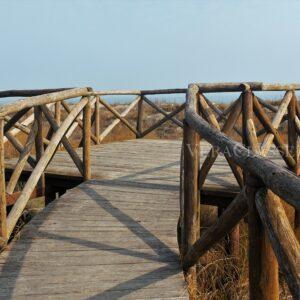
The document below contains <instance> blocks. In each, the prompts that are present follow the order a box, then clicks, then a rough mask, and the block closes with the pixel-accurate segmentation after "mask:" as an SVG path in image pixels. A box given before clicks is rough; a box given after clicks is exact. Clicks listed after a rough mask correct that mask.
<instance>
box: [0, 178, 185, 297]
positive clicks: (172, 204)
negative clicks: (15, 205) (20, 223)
mask: <svg viewBox="0 0 300 300" xmlns="http://www.w3.org/2000/svg"><path fill="white" fill-rule="evenodd" d="M178 213H179V203H178V189H171V190H170V189H168V186H163V185H161V188H159V187H158V186H153V185H150V186H149V185H147V184H146V185H145V186H143V185H141V184H135V183H134V182H133V183H132V184H131V185H129V184H127V183H126V182H122V181H119V180H117V179H111V180H103V181H101V180H93V181H89V182H86V183H83V184H81V185H79V186H78V187H76V188H74V189H72V190H69V191H68V192H67V193H66V194H64V195H63V196H62V197H61V198H59V199H57V200H55V201H53V202H52V203H51V204H49V205H48V206H47V207H46V208H45V209H44V210H43V211H42V212H41V213H40V214H38V215H37V216H36V217H35V218H34V219H33V220H32V221H31V222H30V223H29V224H28V225H26V226H25V228H24V229H23V230H22V232H21V237H20V239H19V240H17V241H15V242H13V243H12V245H11V247H10V249H9V250H8V251H5V252H4V253H3V254H2V255H1V256H0V297H1V298H2V297H3V298H18V297H19V298H22V299H24V298H25V299H26V298H28V299H45V298H46V299H187V291H186V288H185V283H184V279H183V274H182V272H181V269H180V265H179V257H178V247H177V239H176V225H177V220H178Z"/></svg>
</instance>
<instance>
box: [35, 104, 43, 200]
mask: <svg viewBox="0 0 300 300" xmlns="http://www.w3.org/2000/svg"><path fill="white" fill-rule="evenodd" d="M34 118H35V120H36V122H37V134H36V136H35V153H36V162H37V163H38V161H39V160H40V159H41V157H42V155H43V153H44V144H43V115H42V110H41V108H40V107H39V106H36V107H34ZM44 191H45V174H44V173H43V174H42V175H41V177H40V179H39V181H38V184H37V197H41V196H43V195H44Z"/></svg>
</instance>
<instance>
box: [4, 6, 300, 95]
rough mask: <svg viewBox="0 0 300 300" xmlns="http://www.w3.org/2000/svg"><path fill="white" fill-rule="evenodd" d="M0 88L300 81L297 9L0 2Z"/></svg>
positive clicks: (167, 86)
mask: <svg viewBox="0 0 300 300" xmlns="http://www.w3.org/2000/svg"><path fill="white" fill-rule="evenodd" d="M0 32H1V44H0V53H1V56H0V68H1V69H0V70H1V71H0V89H1V90H3V89H11V88H44V87H65V86H92V87H94V88H97V89H112V88H117V89H135V88H172V87H186V86H187V84H188V83H189V82H197V81H202V82H214V81H246V80H247V81H266V82H278V81H283V82H297V81H298V82H299V81H300V75H299V74H300V57H299V56H300V1H297V0H286V1H283V0H272V1H271V0H269V1H263V0H248V1H245V0H244V1H243V0H226V1H224V0H219V1H218V0H215V1H214V0H203V1H200V0H199V1H196V0H194V1H192V0H190V1H179V0H160V1H158V0H156V1H155V0H118V1H117V0H115V1H114V0H110V1H101V0H18V1H17V0H0Z"/></svg>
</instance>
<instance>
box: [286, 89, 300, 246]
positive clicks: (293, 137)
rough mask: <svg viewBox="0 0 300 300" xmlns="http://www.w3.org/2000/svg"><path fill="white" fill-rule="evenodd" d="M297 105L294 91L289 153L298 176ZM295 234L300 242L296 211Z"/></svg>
mask: <svg viewBox="0 0 300 300" xmlns="http://www.w3.org/2000/svg"><path fill="white" fill-rule="evenodd" d="M296 105H297V98H296V94H295V91H293V96H292V99H291V101H290V104H289V106H288V146H289V152H290V154H291V155H292V156H293V158H294V160H295V161H296V167H295V169H294V170H291V171H293V172H295V173H296V174H298V167H299V166H298V155H299V148H298V143H297V140H298V134H297V129H296V123H295V119H296ZM294 227H295V234H296V237H297V239H298V241H300V211H299V210H295V226H294Z"/></svg>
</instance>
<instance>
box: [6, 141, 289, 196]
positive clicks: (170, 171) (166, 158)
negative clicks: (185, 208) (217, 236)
mask: <svg viewBox="0 0 300 300" xmlns="http://www.w3.org/2000/svg"><path fill="white" fill-rule="evenodd" d="M180 149H181V141H179V140H150V139H134V140H128V141H123V142H114V143H110V144H101V145H94V146H92V148H91V165H92V178H94V179H118V180H122V181H129V182H132V181H134V182H141V183H142V184H145V183H146V182H147V183H148V184H149V185H151V184H152V185H154V186H155V185H156V184H161V183H163V184H164V185H167V186H169V187H170V188H172V187H175V188H177V187H178V185H179V161H180ZM210 149H211V146H210V145H209V144H208V143H207V142H205V141H201V143H200V151H201V155H200V160H201V163H202V162H203V160H204V158H205V156H206V154H207V153H208V152H209V150H210ZM77 152H78V153H79V154H80V155H82V152H81V149H77ZM272 160H273V161H274V162H276V163H279V164H281V165H282V162H283V161H282V159H281V158H280V155H279V154H278V153H277V152H274V151H272ZM14 164H15V160H13V159H10V160H7V161H6V168H7V169H13V168H14ZM27 170H30V167H29V166H27ZM47 173H48V174H60V175H63V176H66V177H68V176H71V177H74V176H75V177H80V174H79V171H78V170H77V168H76V166H75V165H74V163H73V161H72V160H71V158H70V157H69V155H68V153H66V152H64V151H61V152H57V153H56V155H55V156H54V158H53V161H52V162H51V164H50V165H49V166H48V168H47ZM204 190H207V191H212V192H214V193H215V194H220V195H223V194H224V192H232V191H236V192H237V191H239V188H238V185H237V183H236V180H235V178H234V176H233V174H232V172H231V169H230V168H229V166H228V164H227V162H226V160H225V159H224V157H223V156H222V155H220V156H218V158H217V160H216V162H215V164H214V165H213V166H212V169H211V170H210V172H209V173H208V176H207V179H206V181H205V184H204Z"/></svg>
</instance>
